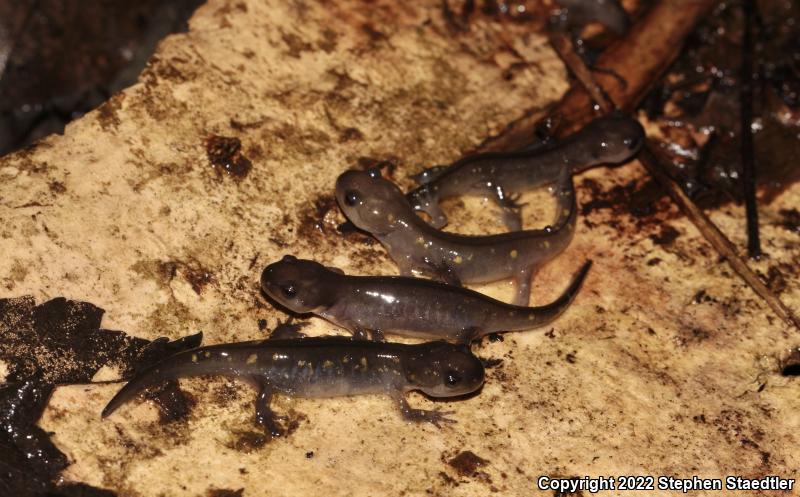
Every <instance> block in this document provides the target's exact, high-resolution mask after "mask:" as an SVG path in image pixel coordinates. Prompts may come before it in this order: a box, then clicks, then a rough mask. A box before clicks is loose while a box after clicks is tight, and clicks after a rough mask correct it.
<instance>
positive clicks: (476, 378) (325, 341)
mask: <svg viewBox="0 0 800 497" xmlns="http://www.w3.org/2000/svg"><path fill="white" fill-rule="evenodd" d="M203 375H223V376H229V377H234V378H241V379H244V380H247V381H249V382H250V383H252V384H254V385H255V386H256V387H257V388H258V391H259V393H258V397H257V400H256V422H257V423H258V424H260V425H262V426H264V427H265V428H266V429H267V430H268V431H269V432H270V433H271V434H272V435H274V436H278V435H280V434H281V432H282V430H281V428H280V425H279V424H278V422H277V420H276V417H275V415H274V414H273V412H272V411H271V409H270V399H271V397H272V395H273V394H276V393H279V394H284V395H289V396H297V397H336V396H345V395H360V394H387V395H390V396H391V397H393V398H394V400H395V401H396V402H397V405H398V407H399V408H400V410H401V412H402V414H403V416H404V417H405V418H406V419H409V420H413V421H428V422H431V423H433V424H435V425H437V426H438V425H439V424H440V423H441V422H448V421H452V420H450V419H449V418H447V417H446V416H445V415H446V414H447V413H445V412H440V411H425V410H421V409H412V408H411V407H409V405H408V403H407V402H406V399H405V394H406V393H407V392H409V391H412V390H420V391H422V392H423V393H425V394H427V395H429V396H431V397H455V396H460V395H465V394H468V393H471V392H474V391H475V390H477V389H479V388H480V387H481V385H482V384H483V381H484V370H483V365H482V363H481V361H480V360H479V359H478V358H476V357H475V356H474V355H472V353H471V352H470V351H469V349H468V348H467V347H464V346H457V345H453V344H449V343H447V342H428V343H422V344H415V345H406V344H398V343H380V342H372V341H366V340H353V339H351V338H348V337H317V338H298V339H278V340H274V339H267V340H259V341H252V342H239V343H229V344H221V345H212V346H207V347H200V348H197V349H193V350H188V351H185V352H181V353H178V354H176V355H174V356H171V357H169V358H167V359H165V360H164V361H162V362H160V363H158V364H156V365H154V366H152V367H150V368H148V369H147V370H145V371H143V372H142V373H141V374H139V375H138V376H136V377H135V378H134V379H133V380H131V381H130V382H128V384H126V385H125V386H124V387H123V388H122V389H121V390H120V391H119V392H118V393H117V394H116V395H115V396H114V398H112V399H111V401H110V402H109V403H108V405H107V406H106V408H105V409H103V413H102V415H103V417H106V416H108V415H110V414H111V413H113V412H114V411H115V410H116V409H117V408H118V407H120V406H121V405H122V404H123V403H125V402H127V401H128V400H130V399H131V398H133V397H134V396H135V395H137V394H139V393H140V392H142V391H143V390H145V389H147V388H150V387H153V386H157V385H159V384H161V383H162V382H164V381H167V380H174V379H177V378H185V377H193V376H203Z"/></svg>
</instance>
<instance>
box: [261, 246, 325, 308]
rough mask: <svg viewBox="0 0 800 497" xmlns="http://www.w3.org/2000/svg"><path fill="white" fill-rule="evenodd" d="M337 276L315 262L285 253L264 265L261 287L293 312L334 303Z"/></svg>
mask: <svg viewBox="0 0 800 497" xmlns="http://www.w3.org/2000/svg"><path fill="white" fill-rule="evenodd" d="M338 276H339V274H337V272H335V271H332V270H330V269H328V268H326V267H325V266H323V265H322V264H320V263H318V262H314V261H309V260H306V259H297V258H296V257H293V256H291V255H285V256H283V259H281V260H279V261H278V262H273V263H272V264H270V265H269V266H267V267H266V268H264V271H263V272H262V273H261V288H262V289H263V290H264V293H266V294H267V295H269V296H270V297H271V298H272V299H274V300H275V301H277V302H278V303H279V304H281V305H282V306H284V307H286V308H288V309H290V310H292V311H294V312H298V313H306V312H314V311H317V310H320V309H325V308H327V307H329V306H331V305H332V304H333V301H334V295H335V292H334V289H335V286H336V282H335V279H336V278H337V277H338Z"/></svg>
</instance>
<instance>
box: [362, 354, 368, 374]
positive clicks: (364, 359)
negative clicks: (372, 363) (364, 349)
mask: <svg viewBox="0 0 800 497" xmlns="http://www.w3.org/2000/svg"><path fill="white" fill-rule="evenodd" d="M361 367H362V368H364V370H365V371H366V369H367V358H366V357H362V358H361Z"/></svg>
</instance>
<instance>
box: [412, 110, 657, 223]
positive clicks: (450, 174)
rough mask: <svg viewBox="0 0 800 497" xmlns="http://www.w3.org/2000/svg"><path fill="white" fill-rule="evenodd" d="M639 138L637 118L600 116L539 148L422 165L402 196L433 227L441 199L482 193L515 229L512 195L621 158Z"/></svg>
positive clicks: (641, 133)
mask: <svg viewBox="0 0 800 497" xmlns="http://www.w3.org/2000/svg"><path fill="white" fill-rule="evenodd" d="M643 142H644V130H643V128H642V126H641V125H640V124H639V122H638V121H636V120H633V119H630V118H627V117H601V118H598V119H595V120H594V121H592V122H590V123H589V124H587V125H586V126H584V127H583V128H582V129H581V130H580V131H578V132H576V133H574V134H572V135H570V136H568V137H567V138H565V139H563V140H560V141H558V142H556V143H554V144H551V145H547V146H545V147H544V148H539V149H534V150H531V151H522V152H492V153H485V154H477V155H472V156H469V157H464V158H463V159H460V160H458V161H456V162H455V163H453V164H451V165H450V166H435V167H433V168H429V169H426V170H425V171H423V172H422V173H420V174H418V175H416V176H415V178H416V179H417V181H419V182H420V183H422V185H421V186H420V187H418V188H416V189H414V190H412V191H411V192H409V193H408V195H407V196H408V199H409V202H410V203H411V205H412V207H413V208H414V209H415V210H418V211H424V212H425V213H427V214H428V215H429V216H430V218H431V221H430V224H431V225H432V226H434V227H435V228H442V227H444V226H445V225H446V224H447V218H446V217H445V215H444V213H443V212H442V210H441V209H440V207H439V202H440V201H441V200H443V199H445V198H448V197H453V196H457V195H476V196H485V197H487V198H490V199H492V200H494V201H495V202H496V203H497V204H498V205H500V207H501V208H503V211H504V216H503V218H504V222H505V223H506V225H507V226H508V228H509V230H511V231H519V230H520V229H521V227H522V226H521V224H522V223H521V219H520V215H519V206H517V205H516V204H515V202H514V200H513V196H514V195H516V194H519V193H521V192H524V191H527V190H531V189H534V188H537V187H541V186H544V185H547V184H549V183H552V182H554V181H556V179H557V178H558V177H559V173H560V172H561V171H562V170H563V169H564V168H566V169H567V170H568V171H569V172H570V173H572V174H577V173H579V172H581V171H583V170H585V169H588V168H590V167H593V166H597V165H600V164H618V163H622V162H625V161H627V160H629V159H631V158H632V157H633V156H634V155H635V154H636V153H637V152H638V151H639V149H640V148H641V146H642V143H643Z"/></svg>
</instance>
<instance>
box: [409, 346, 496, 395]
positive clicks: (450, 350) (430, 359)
mask: <svg viewBox="0 0 800 497" xmlns="http://www.w3.org/2000/svg"><path fill="white" fill-rule="evenodd" d="M416 347H418V351H416V352H415V353H414V354H413V355H411V356H410V357H408V358H407V359H406V361H405V364H404V367H405V375H406V380H408V387H409V388H410V389H413V390H420V391H422V392H424V393H425V394H427V395H430V396H431V397H456V396H459V395H465V394H468V393H471V392H474V391H475V390H477V389H479V388H480V387H481V385H483V380H484V370H483V363H482V362H481V360H480V359H478V358H477V357H475V356H474V355H472V352H470V350H469V347H468V346H466V345H453V344H451V343H447V342H428V343H423V344H420V345H417V346H416Z"/></svg>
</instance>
